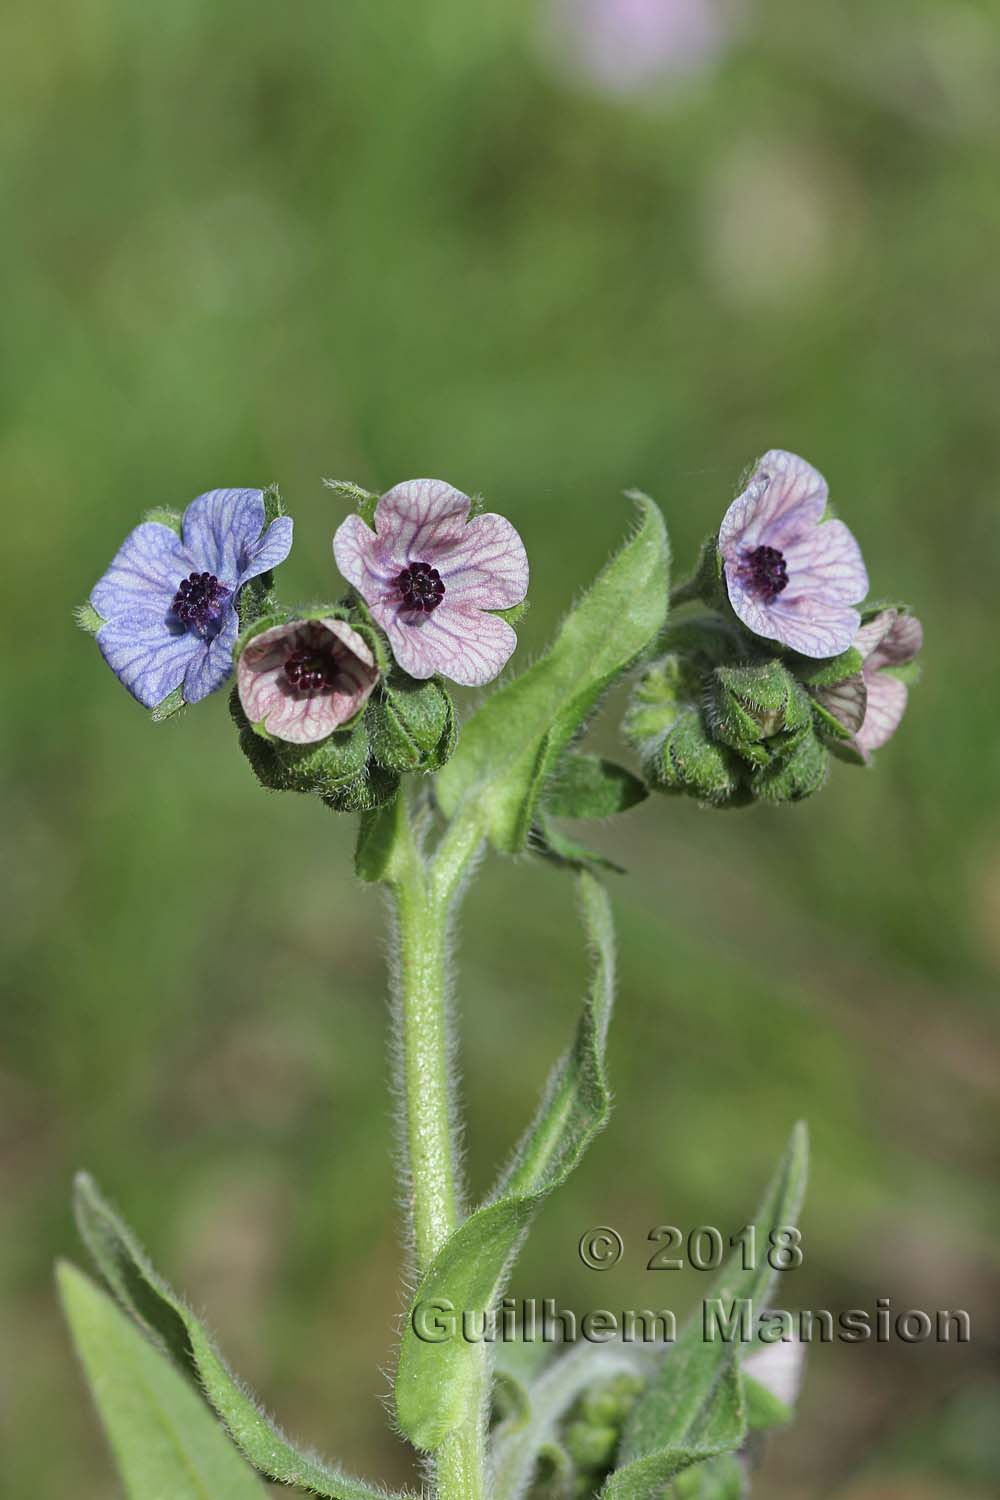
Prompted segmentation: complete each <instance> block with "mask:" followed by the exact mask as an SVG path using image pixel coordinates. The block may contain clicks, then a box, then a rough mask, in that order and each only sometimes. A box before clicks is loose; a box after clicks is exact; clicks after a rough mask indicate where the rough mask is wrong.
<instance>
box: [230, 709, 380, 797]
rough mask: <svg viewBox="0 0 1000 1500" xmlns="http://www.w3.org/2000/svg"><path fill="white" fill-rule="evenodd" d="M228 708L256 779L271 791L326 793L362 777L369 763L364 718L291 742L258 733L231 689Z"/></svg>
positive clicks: (324, 795)
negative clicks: (308, 741)
mask: <svg viewBox="0 0 1000 1500" xmlns="http://www.w3.org/2000/svg"><path fill="white" fill-rule="evenodd" d="M230 711H231V713H232V716H233V720H234V722H235V724H236V727H237V729H238V730H239V734H240V748H241V749H242V751H243V753H244V755H245V756H246V757H247V760H248V761H249V762H250V764H251V766H252V767H253V769H254V771H255V772H256V775H257V779H258V780H259V781H260V782H261V783H262V784H263V785H264V786H266V787H268V788H270V789H271V790H272V791H278V792H314V793H316V794H317V795H318V796H321V797H328V796H334V795H336V794H337V793H340V792H342V791H345V790H346V789H347V788H350V787H352V786H353V784H354V783H356V782H357V781H358V780H359V779H363V777H364V774H365V770H366V767H367V765H368V750H369V740H368V730H367V728H366V727H365V721H364V718H363V717H362V718H358V719H355V720H354V722H353V724H351V725H350V726H349V727H348V728H346V729H343V730H341V731H338V732H337V733H335V734H331V735H328V736H327V738H326V739H325V740H320V741H319V742H318V743H316V744H310V745H293V744H289V743H288V742H287V741H285V740H272V739H266V738H265V737H264V736H263V735H260V734H257V733H255V732H254V730H253V729H252V728H251V726H250V722H249V720H248V719H247V717H246V714H245V713H244V712H243V707H242V705H241V703H240V700H239V696H238V694H237V693H236V692H234V693H233V695H232V698H231V699H230Z"/></svg>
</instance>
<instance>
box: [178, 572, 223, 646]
mask: <svg viewBox="0 0 1000 1500" xmlns="http://www.w3.org/2000/svg"><path fill="white" fill-rule="evenodd" d="M231 595H232V590H231V589H227V588H226V585H225V584H224V583H220V582H219V580H218V579H217V578H216V576H215V574H214V573H189V574H188V576H187V577H186V578H185V579H184V580H183V582H181V583H179V584H178V585H177V592H176V594H175V595H174V599H173V603H172V604H171V606H170V608H171V611H172V612H173V614H174V616H175V618H176V619H178V620H179V621H180V623H181V624H182V625H183V626H184V628H185V629H186V630H193V631H195V632H196V634H198V635H208V634H209V633H210V632H211V630H212V627H213V626H214V625H217V624H218V622H219V620H220V619H221V618H222V614H223V611H224V609H225V607H226V604H227V602H228V600H229V599H230V597H231Z"/></svg>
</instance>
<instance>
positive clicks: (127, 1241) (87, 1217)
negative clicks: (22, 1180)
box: [75, 1173, 403, 1500]
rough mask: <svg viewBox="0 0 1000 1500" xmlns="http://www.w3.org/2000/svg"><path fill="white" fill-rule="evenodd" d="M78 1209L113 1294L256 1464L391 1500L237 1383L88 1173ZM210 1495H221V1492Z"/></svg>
mask: <svg viewBox="0 0 1000 1500" xmlns="http://www.w3.org/2000/svg"><path fill="white" fill-rule="evenodd" d="M75 1208H76V1217H77V1224H78V1225H79V1228H80V1233H81V1235H82V1236H83V1239H84V1242H85V1243H86V1245H87V1248H88V1250H89V1251H90V1253H91V1254H92V1255H93V1257H94V1260H95V1261H96V1263H97V1266H98V1269H99V1270H100V1272H101V1275H102V1276H103V1277H104V1280H105V1281H106V1282H107V1284H108V1286H109V1287H110V1289H111V1291H112V1292H114V1294H115V1296H116V1297H117V1298H118V1300H119V1302H121V1304H122V1306H123V1307H124V1308H125V1309H126V1311H127V1312H129V1313H131V1314H132V1316H133V1318H135V1320H136V1321H137V1322H138V1323H139V1325H140V1327H141V1328H142V1329H143V1330H144V1331H145V1332H146V1334H147V1335H148V1336H149V1338H150V1339H152V1340H153V1342H154V1343H156V1344H157V1345H158V1346H159V1348H160V1349H162V1350H163V1351H164V1353H166V1354H169V1355H170V1356H171V1357H172V1358H173V1359H174V1360H175V1361H176V1362H177V1364H178V1365H179V1366H180V1368H181V1369H182V1370H183V1371H184V1372H185V1374H187V1375H189V1376H190V1377H191V1378H192V1379H193V1380H194V1382H195V1384H196V1386H200V1387H201V1389H202V1390H203V1391H204V1393H205V1395H206V1396H207V1397H208V1399H209V1401H210V1402H211V1404H212V1406H213V1407H214V1409H215V1411H216V1412H217V1413H218V1415H219V1416H220V1417H221V1419H222V1421H223V1423H224V1425H225V1427H226V1428H227V1429H228V1431H229V1434H230V1436H231V1437H232V1438H233V1440H234V1441H235V1443H236V1445H237V1447H239V1448H240V1449H241V1450H242V1452H243V1453H244V1454H245V1455H246V1457H247V1458H248V1459H249V1460H250V1462H251V1463H252V1464H253V1465H254V1467H255V1468H257V1469H259V1470H260V1472H261V1473H262V1474H266V1475H267V1476H268V1477H269V1478H271V1479H276V1480H278V1481H279V1482H280V1483H282V1484H291V1485H296V1486H298V1488H299V1489H304V1490H312V1491H313V1492H314V1493H315V1494H317V1495H322V1496H326V1497H328V1500H389V1497H387V1495H386V1492H385V1491H384V1490H381V1489H378V1488H376V1487H375V1486H373V1485H369V1484H366V1483H365V1482H364V1481H363V1480H360V1479H354V1478H352V1477H351V1476H350V1475H349V1474H344V1473H343V1472H342V1471H341V1470H340V1469H338V1468H337V1467H336V1466H335V1465H333V1464H330V1463H327V1462H326V1461H325V1460H323V1459H320V1458H317V1457H316V1456H315V1455H313V1454H310V1453H303V1452H301V1451H300V1450H299V1449H297V1448H296V1447H294V1446H293V1445H292V1443H290V1442H289V1440H288V1438H286V1437H285V1435H284V1433H283V1432H282V1431H281V1429H280V1428H279V1427H278V1426H277V1425H276V1424H275V1423H274V1422H273V1421H272V1420H271V1418H270V1417H268V1416H266V1415H265V1413H264V1412H263V1411H261V1409H260V1407H259V1405H258V1403H257V1402H256V1401H255V1400H254V1399H253V1397H252V1396H251V1395H249V1394H248V1392H247V1390H246V1387H245V1386H244V1385H243V1384H242V1382H241V1381H239V1380H237V1378H236V1376H235V1375H234V1374H233V1373H232V1371H231V1370H230V1369H229V1366H228V1365H227V1364H226V1362H225V1360H224V1359H223V1358H222V1355H221V1354H220V1353H219V1351H218V1349H217V1348H216V1347H215V1344H214V1343H213V1341H212V1340H211V1339H210V1338H209V1336H208V1334H207V1333H206V1332H205V1330H204V1328H203V1327H202V1325H201V1324H200V1323H199V1321H198V1319H197V1318H196V1317H195V1315H194V1313H193V1312H192V1311H191V1309H190V1308H189V1307H188V1306H187V1305H186V1304H185V1303H184V1302H182V1301H181V1299H180V1298H179V1297H178V1296H177V1294H176V1292H174V1291H173V1290H172V1289H171V1288H170V1287H169V1286H168V1284H167V1283H166V1282H165V1281H164V1280H163V1278H162V1277H161V1276H160V1275H159V1273H158V1272H157V1271H156V1270H155V1269H154V1268H153V1266H152V1265H151V1263H150V1261H149V1260H148V1258H147V1256H146V1254H145V1252H144V1251H143V1250H142V1248H141V1246H140V1245H139V1243H138V1241H137V1240H136V1238H135V1235H134V1234H133V1233H132V1231H131V1230H130V1229H129V1227H128V1226H127V1225H126V1224H124V1223H123V1222H122V1220H121V1219H120V1218H119V1217H118V1215H117V1214H116V1213H115V1212H114V1210H113V1209H112V1208H111V1207H110V1206H109V1205H108V1204H107V1203H106V1202H105V1201H104V1199H103V1198H102V1197H101V1195H100V1193H99V1192H98V1190H97V1186H96V1184H95V1183H94V1182H93V1180H92V1179H91V1178H90V1177H88V1176H87V1175H86V1174H84V1173H81V1174H80V1175H79V1176H78V1177H77V1180H76V1186H75ZM154 1493H155V1492H154V1491H152V1490H150V1491H146V1492H143V1494H142V1500H150V1496H151V1495H153V1494H154ZM166 1493H169V1491H164V1494H166ZM210 1500H216V1497H215V1495H214V1494H213V1495H211V1496H210ZM397 1500H403V1497H402V1496H397Z"/></svg>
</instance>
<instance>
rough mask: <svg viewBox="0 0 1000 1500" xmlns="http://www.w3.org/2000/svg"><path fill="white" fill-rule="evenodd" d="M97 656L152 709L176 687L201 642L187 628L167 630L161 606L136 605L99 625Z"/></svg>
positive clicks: (182, 678)
mask: <svg viewBox="0 0 1000 1500" xmlns="http://www.w3.org/2000/svg"><path fill="white" fill-rule="evenodd" d="M96 639H97V644H98V646H99V647H100V649H101V655H102V656H103V657H104V660H105V661H106V662H107V664H108V666H109V667H110V668H111V670H112V672H114V674H115V676H116V677H117V678H118V680H119V682H121V683H122V684H123V686H125V687H127V688H128V690H129V692H130V693H131V694H132V696H133V698H137V699H138V700H139V702H140V703H141V704H142V705H143V707H144V708H155V707H156V705H157V704H158V703H162V702H163V700H164V698H167V697H169V695H170V694H171V693H172V692H173V690H174V688H177V687H180V685H181V683H182V682H183V680H184V674H185V672H186V671H187V669H188V667H189V666H190V664H191V661H192V659H193V657H194V656H195V655H196V654H197V652H198V651H199V650H200V649H201V648H202V647H203V646H204V642H203V641H202V640H201V639H200V638H199V637H198V636H195V635H191V634H189V633H188V631H186V630H184V631H174V630H171V628H170V626H169V624H168V623H167V619H166V613H165V607H164V608H161V607H159V606H149V605H147V604H144V605H137V606H136V607H135V608H133V609H130V610H127V611H126V612H125V613H123V614H116V615H115V617H114V618H113V619H111V620H109V621H108V622H107V624H106V625H102V626H101V628H100V630H99V631H98V632H97V637H96Z"/></svg>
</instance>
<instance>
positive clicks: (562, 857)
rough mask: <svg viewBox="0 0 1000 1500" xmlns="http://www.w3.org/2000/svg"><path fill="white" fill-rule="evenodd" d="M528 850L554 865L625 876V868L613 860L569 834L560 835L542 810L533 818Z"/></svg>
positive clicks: (558, 830) (556, 827)
mask: <svg viewBox="0 0 1000 1500" xmlns="http://www.w3.org/2000/svg"><path fill="white" fill-rule="evenodd" d="M531 847H532V848H533V849H534V850H535V852H536V853H537V854H540V855H541V856H542V858H543V859H550V860H552V862H553V864H557V865H565V866H566V867H568V868H569V869H571V870H610V871H611V872H612V873H613V874H615V875H624V874H625V867H624V865H618V864H615V862H614V860H613V859H608V857H607V855H605V854H601V853H600V851H599V850H597V849H590V848H588V847H587V845H586V844H581V843H579V842H578V840H577V839H574V838H571V837H570V836H569V834H568V833H563V831H562V829H561V828H559V827H558V826H557V825H556V824H555V823H554V822H553V821H552V819H551V818H550V817H548V816H547V814H546V813H545V811H544V810H539V812H538V813H537V815H536V817H535V826H534V827H533V828H532V830H531Z"/></svg>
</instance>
